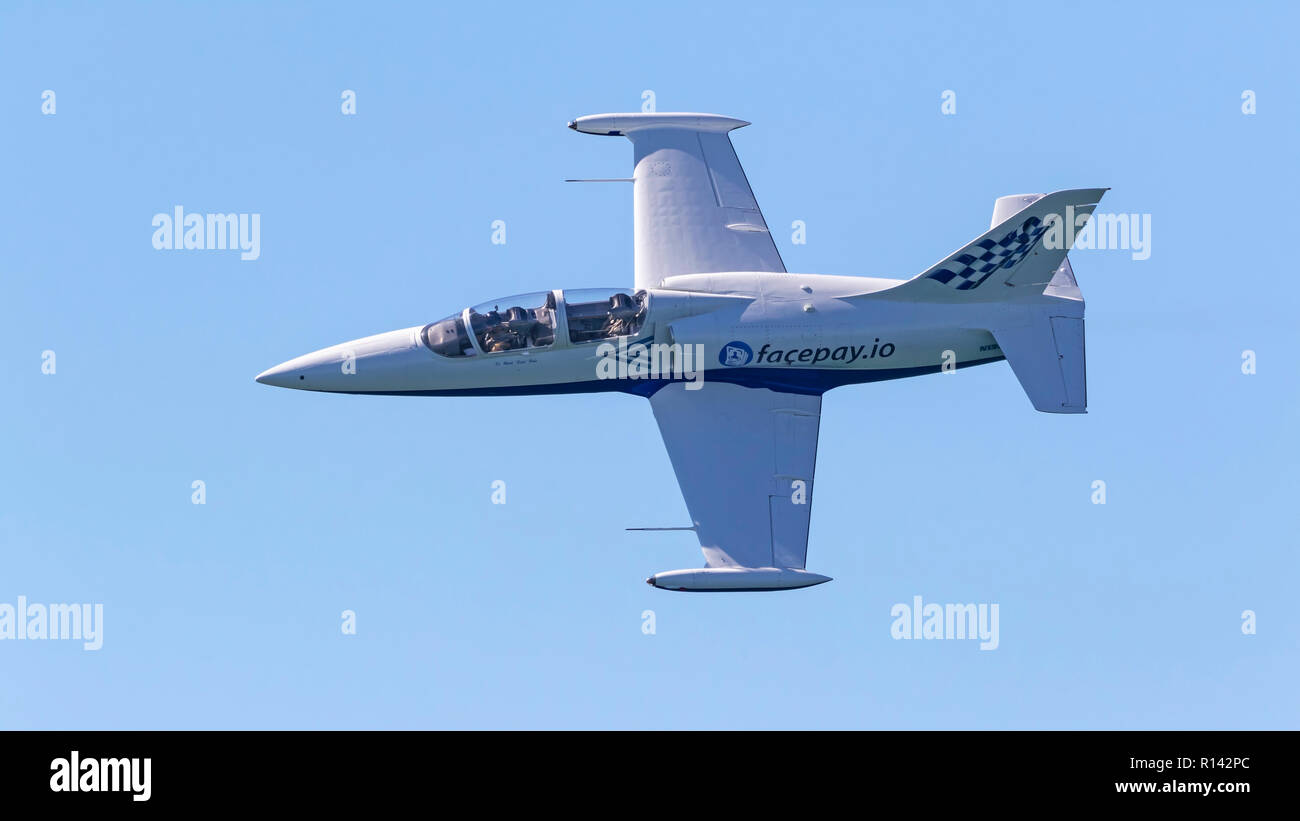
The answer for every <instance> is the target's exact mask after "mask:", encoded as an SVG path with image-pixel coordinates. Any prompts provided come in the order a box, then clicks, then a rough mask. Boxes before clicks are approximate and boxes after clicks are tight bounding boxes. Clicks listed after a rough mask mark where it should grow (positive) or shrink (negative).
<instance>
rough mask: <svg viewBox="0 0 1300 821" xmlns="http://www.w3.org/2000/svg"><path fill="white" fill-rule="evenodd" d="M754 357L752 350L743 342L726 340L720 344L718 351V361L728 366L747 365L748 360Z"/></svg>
mask: <svg viewBox="0 0 1300 821" xmlns="http://www.w3.org/2000/svg"><path fill="white" fill-rule="evenodd" d="M753 358H754V351H753V349H752V348H750V347H749V346H748V345H746V344H745V343H744V342H739V341H737V342H728V343H727V344H726V345H723V346H722V350H721V351H720V352H719V353H718V362H719V363H721V364H723V365H727V366H730V367H733V368H734V367H738V366H740V365H748V364H749V360H751V359H753Z"/></svg>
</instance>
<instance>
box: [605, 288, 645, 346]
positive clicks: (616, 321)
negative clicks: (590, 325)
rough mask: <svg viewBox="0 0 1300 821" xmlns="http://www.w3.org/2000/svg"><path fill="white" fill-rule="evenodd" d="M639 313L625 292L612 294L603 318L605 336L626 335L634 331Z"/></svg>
mask: <svg viewBox="0 0 1300 821" xmlns="http://www.w3.org/2000/svg"><path fill="white" fill-rule="evenodd" d="M639 313H640V312H639V311H638V310H637V307H636V305H635V304H633V302H632V300H631V299H630V298H629V297H628V295H627V294H614V296H613V297H611V298H610V309H609V314H608V315H607V318H606V320H605V329H604V333H605V336H626V335H627V334H630V333H633V332H635V331H636V327H637V322H636V319H637V316H638V314H639Z"/></svg>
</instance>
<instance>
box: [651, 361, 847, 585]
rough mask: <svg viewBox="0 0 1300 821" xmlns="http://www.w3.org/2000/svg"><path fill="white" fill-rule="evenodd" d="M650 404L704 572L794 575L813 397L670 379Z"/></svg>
mask: <svg viewBox="0 0 1300 821" xmlns="http://www.w3.org/2000/svg"><path fill="white" fill-rule="evenodd" d="M650 404H651V406H652V407H653V408H654V414H655V419H656V420H657V421H658V422H659V431H660V433H661V434H663V437H664V444H665V445H666V446H667V448H668V457H669V458H670V459H671V460H672V463H673V471H674V472H675V473H676V474H677V483H678V485H680V486H681V489H682V496H684V497H685V499H686V508H687V510H688V511H689V512H690V515H691V521H692V523H693V524H694V525H695V531H696V535H697V536H698V537H699V539H700V548H701V549H702V550H703V551H704V558H705V564H706V566H707V567H742V568H752V567H776V568H787V569H802V568H803V567H804V561H805V559H806V557H807V555H808V519H809V514H810V512H811V510H812V485H813V468H814V467H815V466H816V462H817V429H818V426H819V424H820V422H821V409H822V400H821V397H820V396H803V395H799V394H793V393H778V392H776V391H772V390H768V389H766V388H745V387H741V386H739V385H732V384H728V383H725V382H707V383H705V384H704V386H703V387H702V388H701V389H699V390H687V389H686V384H685V383H681V382H677V383H673V384H670V385H666V386H665V387H663V388H661V389H660V390H658V391H657V392H655V394H654V395H653V396H651V397H650ZM819 578H824V577H819Z"/></svg>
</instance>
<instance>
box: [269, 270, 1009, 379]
mask: <svg viewBox="0 0 1300 821" xmlns="http://www.w3.org/2000/svg"><path fill="white" fill-rule="evenodd" d="M902 282H903V281H902V280H894V279H878V278H868V277H849V276H825V275H804V274H786V273H780V274H776V273H723V274H691V275H683V276H674V277H669V278H667V279H665V280H663V281H662V282H661V283H660V284H661V287H659V288H653V289H648V290H646V291H643V292H639V293H638V294H637V295H636V298H635V300H636V301H635V304H634V305H632V306H631V307H629V308H627V309H626V311H627V312H628V313H627V315H628V316H630V317H634V318H633V319H632V320H631V321H629V322H628V323H627V324H626V325H617V324H616V323H615V322H614V320H613V316H614V313H615V312H614V311H613V310H611V311H610V320H609V322H607V323H605V327H607V328H608V329H609V330H608V335H604V336H601V335H600V331H599V328H600V327H601V323H602V322H604V317H600V316H597V317H594V318H590V317H589V318H588V319H585V320H583V319H580V318H579V316H578V315H579V314H580V313H581V314H584V315H590V314H591V313H592V308H591V306H593V305H596V306H598V307H597V309H596V310H597V311H599V310H601V308H600V307H599V305H600V303H599V302H586V303H584V304H583V305H581V306H579V305H577V304H576V302H577V300H578V297H576V295H575V296H574V297H573V298H570V296H569V294H571V293H574V292H565V291H553V292H551V293H550V294H549V295H547V294H543V295H542V296H545V297H546V304H545V305H539V306H537V308H536V310H535V311H534V310H531V309H525V310H524V311H523V313H522V314H519V316H521V321H522V322H525V323H526V324H528V325H529V326H530V327H532V328H533V329H534V331H533V333H534V336H535V335H536V328H537V327H539V323H538V321H537V320H538V319H539V318H543V319H544V322H545V323H547V324H546V325H545V331H546V334H547V335H546V336H545V337H542V338H541V339H540V342H539V341H538V339H537V338H534V337H529V336H528V335H527V334H524V335H515V336H514V337H513V338H514V339H516V340H520V339H523V340H526V341H524V342H518V341H516V342H515V343H514V344H515V345H516V347H505V345H504V344H502V345H501V346H500V347H501V348H503V349H499V350H494V349H493V347H494V346H496V345H497V343H496V342H495V341H494V340H493V339H490V338H489V334H491V333H492V331H491V330H490V329H489V330H488V331H479V332H478V333H467V332H466V330H465V329H466V328H472V329H475V330H478V329H480V328H481V327H482V324H483V321H484V320H483V318H482V315H481V314H478V313H474V312H472V309H465V311H464V312H463V314H454V315H453V316H452V317H449V318H448V319H447V320H444V321H443V322H442V323H437V324H431V325H424V326H414V327H410V328H405V329H402V330H398V331H391V332H389V333H384V334H378V335H376V336H370V337H365V338H363V339H357V340H354V341H352V342H346V343H343V344H340V345H334V346H332V347H329V348H324V349H322V350H319V351H316V352H314V353H310V354H307V355H305V356H300V357H298V358H296V359H292V360H290V361H288V362H285V363H283V364H282V365H279V366H277V367H275V368H272V369H270V370H268V371H266V372H265V373H263V374H261V375H259V376H258V381H259V382H264V383H267V384H272V385H278V386H281V387H287V388H298V389H303V390H313V391H329V392H338V393H370V394H376V393H377V394H402V395H422V396H439V395H441V396H446V395H508V394H545V393H580V392H596V391H607V390H618V391H625V392H630V393H638V394H641V395H650V394H652V393H653V392H654V391H655V390H657V388H658V387H661V386H662V385H663V384H666V383H667V382H669V381H688V382H698V383H704V382H709V381H724V382H732V383H736V384H742V385H747V386H750V387H773V388H778V389H781V390H787V391H793V392H798V393H814V394H820V393H822V392H824V391H825V390H828V389H830V388H833V387H836V386H838V385H845V384H853V383H860V382H871V381H878V380H883V379H897V378H901V377H906V376H916V375H920V374H923V373H933V372H936V371H939V370H940V369H943V368H945V367H950V368H951V367H963V366H969V365H974V364H982V363H985V362H993V361H997V360H999V359H1002V352H1001V350H1000V349H999V347H998V345H997V343H996V341H995V340H994V338H993V335H992V334H991V333H990V332H989V331H988V330H985V328H988V327H991V326H992V324H993V323H992V322H991V321H990V320H991V319H992V318H993V317H994V316H995V315H996V313H997V311H998V310H999V309H1000V306H999V304H997V303H977V304H941V303H922V302H916V301H912V300H902V299H900V300H895V299H891V298H890V293H889V291H890V289H892V288H894V287H896V286H898V285H900V284H902ZM623 300H624V302H631V300H629V299H627V298H626V297H624V298H623ZM508 302H509V300H501V301H500V305H502V306H505V305H507V304H508ZM634 309H635V314H633V313H632V312H633V311H634ZM515 310H517V309H515ZM492 316H493V317H494V319H493V320H492V321H499V322H500V327H503V328H504V327H505V326H506V325H507V324H508V322H506V321H505V320H503V319H502V318H501V316H498V313H497V312H496V311H493V312H492ZM582 322H586V323H587V324H586V326H585V327H590V328H595V329H596V330H594V331H592V332H591V333H588V334H580V333H579V332H578V331H577V328H578V326H579V324H580V323H582ZM444 326H445V328H444ZM571 329H572V330H573V333H570V330H571ZM444 330H445V333H444ZM623 330H626V331H628V332H625V333H624V332H621V331H623ZM457 331H459V333H460V335H461V337H462V340H463V341H461V343H460V346H459V347H462V348H463V350H457V348H458V346H457V345H456V344H455V340H454V339H453V338H452V337H450V336H449V334H452V333H454V332H457ZM435 336H437V338H438V340H440V342H434V341H432V340H433V338H434V337H435ZM588 337H596V338H588ZM441 340H446V341H445V342H442V341H441ZM435 349H437V350H441V351H444V352H443V353H438V352H435ZM447 350H451V351H452V352H453V353H454V354H455V355H446V353H445V351H447Z"/></svg>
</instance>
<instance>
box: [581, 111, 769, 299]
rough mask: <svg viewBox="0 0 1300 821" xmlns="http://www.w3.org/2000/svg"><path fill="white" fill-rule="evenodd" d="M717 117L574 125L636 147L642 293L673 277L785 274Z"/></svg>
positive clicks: (734, 123) (653, 116) (607, 117)
mask: <svg viewBox="0 0 1300 821" xmlns="http://www.w3.org/2000/svg"><path fill="white" fill-rule="evenodd" d="M746 125H749V123H747V122H745V121H744V120H736V119H733V118H731V117H722V116H719V115H717V114H657V113H649V114H594V115H592V116H589V117H579V118H578V119H576V120H574V121H573V122H571V123H569V127H570V128H572V129H574V130H575V131H581V132H584V133H587V134H601V135H608V136H623V137H627V138H628V139H629V140H631V141H632V145H633V151H634V158H635V164H636V165H635V171H634V172H633V175H632V191H633V194H632V203H633V204H632V218H633V244H634V246H635V268H636V270H635V279H636V287H637V288H638V289H640V288H654V287H657V286H658V285H659V282H660V281H661V280H662V279H664V278H665V277H670V276H673V275H675V274H712V273H719V272H723V271H769V272H777V273H785V264H784V263H783V262H782V261H781V255H780V254H779V253H778V252H777V250H776V243H775V242H773V241H772V235H771V233H770V232H769V231H768V229H767V223H766V222H765V221H764V220H763V215H762V213H761V212H760V211H759V210H758V202H757V200H755V199H754V192H753V191H751V190H750V188H749V180H747V179H746V178H745V171H744V169H743V168H741V167H740V160H739V159H737V158H736V151H735V149H734V148H732V146H731V138H730V137H729V136H728V132H730V131H732V130H733V129H736V128H740V127H742V126H746Z"/></svg>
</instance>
